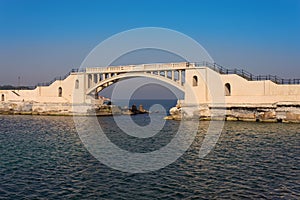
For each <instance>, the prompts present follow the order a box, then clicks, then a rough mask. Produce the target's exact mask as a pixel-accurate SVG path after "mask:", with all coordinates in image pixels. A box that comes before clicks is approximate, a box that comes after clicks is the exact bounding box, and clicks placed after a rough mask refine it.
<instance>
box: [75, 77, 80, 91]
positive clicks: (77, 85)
mask: <svg viewBox="0 0 300 200" xmlns="http://www.w3.org/2000/svg"><path fill="white" fill-rule="evenodd" d="M75 89H79V80H78V79H77V80H76V81H75Z"/></svg>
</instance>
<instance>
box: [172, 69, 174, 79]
mask: <svg viewBox="0 0 300 200" xmlns="http://www.w3.org/2000/svg"><path fill="white" fill-rule="evenodd" d="M174 80H175V72H174V70H172V81H174Z"/></svg>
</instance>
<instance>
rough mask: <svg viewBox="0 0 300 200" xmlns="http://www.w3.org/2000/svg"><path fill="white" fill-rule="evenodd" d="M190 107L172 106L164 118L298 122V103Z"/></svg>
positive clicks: (299, 112)
mask: <svg viewBox="0 0 300 200" xmlns="http://www.w3.org/2000/svg"><path fill="white" fill-rule="evenodd" d="M190 109H191V108H188V107H184V106H182V107H181V106H176V107H173V108H171V109H170V116H167V117H166V118H165V119H171V120H181V119H182V118H194V119H195V118H196V119H199V120H226V121H251V122H286V123H300V103H299V104H298V103H277V104H274V105H231V106H230V105H227V106H226V107H215V108H213V107H210V106H209V105H201V106H198V107H194V108H193V111H192V112H190V111H189V110H190ZM212 113H214V114H212ZM216 113H220V114H219V115H218V114H216Z"/></svg>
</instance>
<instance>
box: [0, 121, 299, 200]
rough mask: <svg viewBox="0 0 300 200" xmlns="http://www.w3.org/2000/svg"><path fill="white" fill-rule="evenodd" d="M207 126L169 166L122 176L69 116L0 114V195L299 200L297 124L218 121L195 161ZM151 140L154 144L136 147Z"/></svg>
mask: <svg viewBox="0 0 300 200" xmlns="http://www.w3.org/2000/svg"><path fill="white" fill-rule="evenodd" d="M103 119H104V118H103ZM109 120H112V119H109V118H105V120H103V121H102V122H103V123H109ZM136 120H137V119H136ZM208 123H209V122H203V123H201V124H200V127H199V133H198V135H197V137H196V139H195V141H194V143H193V144H192V146H191V147H190V149H189V150H188V151H187V152H186V153H185V154H184V155H183V156H182V157H181V158H179V159H178V160H177V161H176V162H175V163H173V164H171V165H169V166H168V167H166V168H164V169H160V170H158V171H155V172H151V173H146V174H127V173H123V172H118V171H115V170H112V169H110V168H108V167H106V166H105V165H102V164H101V163H99V162H98V161H97V160H95V159H94V158H93V157H92V156H91V155H90V154H89V153H88V152H87V150H86V149H85V148H84V146H83V145H82V143H81V141H80V139H79V137H78V135H77V133H76V130H75V127H74V123H73V120H72V118H71V117H46V116H0V144H1V146H0V149H1V157H0V163H1V165H0V166H1V167H0V177H1V178H0V184H1V185H0V198H1V199H67V198H68V199H226V198H229V199H242V198H247V199H299V198H300V196H299V194H300V177H299V174H300V173H299V172H300V169H299V166H300V165H299V164H300V163H299V161H300V156H299V155H300V151H299V146H300V142H299V141H300V132H299V130H300V125H299V124H263V123H242V122H228V123H225V127H224V130H223V133H222V135H221V138H220V139H219V141H218V143H217V145H216V146H215V148H214V150H213V151H212V152H210V153H209V155H208V156H207V157H205V158H204V159H202V160H201V159H199V158H198V152H199V148H200V145H201V143H202V141H203V138H204V136H205V130H206V129H207V125H208ZM107 125H108V126H109V124H107ZM109 127H111V129H108V131H107V134H111V135H110V136H109V137H110V138H111V139H112V140H114V141H115V142H116V143H118V144H119V145H120V146H122V145H123V146H124V147H126V142H127V141H126V138H125V137H124V135H122V134H121V133H120V132H119V130H116V129H114V126H109ZM176 128H178V122H174V121H170V122H166V127H165V128H164V131H163V132H162V133H161V134H164V135H163V136H162V135H158V136H157V137H156V138H152V140H151V141H150V142H149V141H146V140H145V141H141V142H139V143H138V144H134V145H132V146H130V150H131V151H146V150H147V151H149V150H152V149H156V148H158V147H160V146H161V145H165V144H166V142H168V141H169V140H170V137H171V136H173V134H174V131H175V130H176ZM118 138H119V139H118ZM127 139H129V140H131V141H134V139H132V138H127ZM159 142H161V143H159ZM150 143H157V144H152V145H151V146H149V148H148V149H146V150H145V149H143V146H145V145H147V144H150ZM127 148H129V147H127Z"/></svg>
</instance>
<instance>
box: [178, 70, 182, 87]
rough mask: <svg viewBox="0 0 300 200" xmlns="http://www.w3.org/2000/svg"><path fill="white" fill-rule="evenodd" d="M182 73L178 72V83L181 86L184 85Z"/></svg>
mask: <svg viewBox="0 0 300 200" xmlns="http://www.w3.org/2000/svg"><path fill="white" fill-rule="evenodd" d="M181 73H182V70H178V82H179V84H180V85H182V80H181V79H182V74H181Z"/></svg>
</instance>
